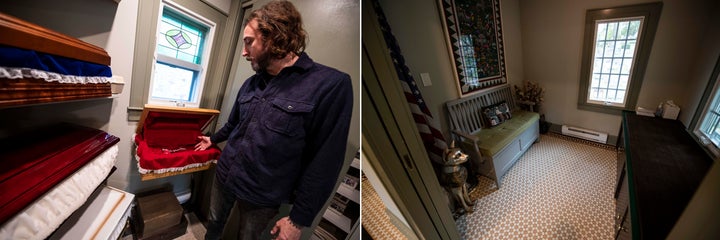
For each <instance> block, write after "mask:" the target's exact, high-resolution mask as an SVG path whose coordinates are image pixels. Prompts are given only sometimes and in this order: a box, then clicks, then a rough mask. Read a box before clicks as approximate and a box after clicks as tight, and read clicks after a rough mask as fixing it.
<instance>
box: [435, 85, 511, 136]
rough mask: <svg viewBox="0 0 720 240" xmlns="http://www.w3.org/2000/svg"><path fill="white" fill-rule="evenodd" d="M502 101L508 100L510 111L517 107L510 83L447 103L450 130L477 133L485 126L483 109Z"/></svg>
mask: <svg viewBox="0 0 720 240" xmlns="http://www.w3.org/2000/svg"><path fill="white" fill-rule="evenodd" d="M502 101H505V102H507V104H508V107H509V108H510V111H513V110H514V109H515V99H514V98H513V95H512V91H511V90H510V85H505V86H501V87H498V88H493V89H490V90H489V91H486V92H481V93H478V94H474V95H471V96H467V97H464V98H460V99H457V100H452V101H448V102H447V103H445V105H446V106H447V109H448V113H449V117H450V130H460V131H463V132H466V133H470V134H475V133H477V132H478V131H480V129H482V128H484V127H485V126H484V123H483V121H482V117H481V116H482V112H481V109H482V108H483V107H486V106H490V105H493V104H496V103H500V102H502Z"/></svg>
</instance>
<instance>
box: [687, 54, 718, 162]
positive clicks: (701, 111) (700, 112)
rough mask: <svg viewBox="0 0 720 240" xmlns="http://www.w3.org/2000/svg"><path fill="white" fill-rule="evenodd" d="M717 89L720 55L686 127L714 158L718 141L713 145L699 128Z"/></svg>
mask: <svg viewBox="0 0 720 240" xmlns="http://www.w3.org/2000/svg"><path fill="white" fill-rule="evenodd" d="M719 91H720V57H718V60H717V62H716V63H715V67H714V68H713V72H712V74H711V75H710V79H709V81H708V84H707V86H706V87H705V92H704V93H703V96H702V98H701V99H700V103H699V104H698V107H697V109H696V110H695V114H694V115H693V118H692V121H691V122H690V127H689V128H688V129H689V130H691V132H692V135H693V136H694V137H695V138H696V139H697V140H698V142H699V143H700V144H702V145H703V148H704V149H705V150H706V152H708V154H710V155H711V156H713V157H715V158H718V157H720V143H719V144H718V145H715V144H714V143H713V141H712V140H711V139H709V138H708V137H707V136H705V133H703V132H702V131H701V130H700V127H702V124H703V120H704V119H705V117H706V115H707V113H708V110H710V107H712V105H713V100H714V99H713V98H714V97H715V95H717V94H720V93H719ZM718 104H720V98H719V99H718Z"/></svg>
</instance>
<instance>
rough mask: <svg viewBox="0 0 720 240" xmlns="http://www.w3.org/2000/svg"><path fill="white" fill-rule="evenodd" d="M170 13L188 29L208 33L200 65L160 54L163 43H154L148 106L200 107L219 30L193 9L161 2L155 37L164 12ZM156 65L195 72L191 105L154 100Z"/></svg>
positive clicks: (164, 0)
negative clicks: (202, 30)
mask: <svg viewBox="0 0 720 240" xmlns="http://www.w3.org/2000/svg"><path fill="white" fill-rule="evenodd" d="M166 10H168V11H170V13H168V15H175V16H173V17H175V18H178V20H180V21H190V22H191V24H188V25H199V26H202V27H203V28H207V31H205V36H203V39H202V45H200V46H199V47H200V63H199V64H196V63H191V62H187V61H184V60H180V59H177V58H173V57H170V56H165V55H162V54H160V53H158V49H157V48H158V47H157V46H158V42H157V41H163V39H157V37H156V39H155V45H154V46H153V47H154V49H153V50H154V58H153V68H152V73H151V75H150V86H149V88H148V97H147V100H146V101H147V103H148V104H154V105H165V106H179V107H199V106H200V100H201V99H202V96H203V88H204V86H205V82H206V80H207V69H208V63H209V62H210V53H211V52H212V50H213V45H212V44H213V42H214V37H215V29H216V26H217V23H215V22H213V21H211V20H209V19H207V18H205V17H203V16H202V15H200V14H198V13H195V12H193V11H192V10H190V9H187V8H185V7H183V6H182V5H180V4H178V3H175V2H173V1H170V0H162V1H161V2H160V7H159V11H160V12H159V13H158V16H159V17H158V20H157V22H156V24H157V25H156V26H155V29H156V31H155V34H154V36H157V34H158V33H157V29H160V24H162V16H163V15H164V12H165V11H166ZM157 63H161V64H165V65H169V66H173V67H179V68H183V69H186V70H190V71H195V74H194V77H193V78H194V79H193V86H192V87H191V90H190V93H189V94H190V99H189V100H188V101H186V102H185V101H183V102H178V101H176V100H170V99H161V98H153V97H152V95H153V94H152V91H153V86H154V85H153V84H154V83H155V80H156V79H155V66H156V64H157Z"/></svg>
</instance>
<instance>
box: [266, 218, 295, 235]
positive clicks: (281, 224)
mask: <svg viewBox="0 0 720 240" xmlns="http://www.w3.org/2000/svg"><path fill="white" fill-rule="evenodd" d="M270 234H271V235H273V236H276V237H275V238H274V239H279V240H297V239H300V235H301V234H302V231H301V229H300V226H297V227H296V225H295V224H293V223H292V222H291V221H290V217H284V218H281V219H280V220H278V221H277V222H275V226H274V227H273V228H272V230H270Z"/></svg>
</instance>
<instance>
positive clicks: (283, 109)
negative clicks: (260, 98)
mask: <svg viewBox="0 0 720 240" xmlns="http://www.w3.org/2000/svg"><path fill="white" fill-rule="evenodd" d="M314 107H315V106H313V105H312V104H308V103H304V102H299V101H295V100H290V99H283V98H275V99H273V100H272V101H270V106H269V107H268V110H267V111H266V112H265V116H263V117H264V119H265V120H264V123H265V126H266V127H267V128H268V129H271V130H273V131H275V132H278V133H280V134H283V135H287V136H293V137H296V136H300V137H303V136H305V128H304V127H303V125H304V123H305V118H307V117H309V115H310V113H311V112H312V111H313V109H314Z"/></svg>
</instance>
